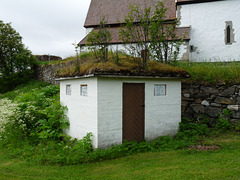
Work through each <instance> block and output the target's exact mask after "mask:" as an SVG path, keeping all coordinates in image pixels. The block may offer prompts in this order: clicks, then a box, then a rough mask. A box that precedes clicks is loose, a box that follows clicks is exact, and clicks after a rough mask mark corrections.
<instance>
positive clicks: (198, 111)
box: [182, 83, 240, 123]
mask: <svg viewBox="0 0 240 180" xmlns="http://www.w3.org/2000/svg"><path fill="white" fill-rule="evenodd" d="M224 109H230V110H231V111H232V115H231V121H232V122H233V123H239V122H240V85H231V86H226V85H224V84H218V85H201V84H186V83H182V116H183V117H189V118H195V119H199V118H200V117H201V116H202V115H204V116H207V117H209V118H210V119H211V120H212V121H215V120H216V119H217V118H218V117H219V115H220V114H221V113H222V112H223V110H224Z"/></svg>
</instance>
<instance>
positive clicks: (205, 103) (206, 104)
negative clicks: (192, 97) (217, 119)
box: [201, 100, 210, 106]
mask: <svg viewBox="0 0 240 180" xmlns="http://www.w3.org/2000/svg"><path fill="white" fill-rule="evenodd" d="M201 104H202V105H203V106H209V105H210V104H209V102H208V101H206V100H203V101H202V103H201Z"/></svg>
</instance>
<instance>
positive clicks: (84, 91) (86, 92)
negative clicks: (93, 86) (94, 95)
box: [80, 84, 88, 96]
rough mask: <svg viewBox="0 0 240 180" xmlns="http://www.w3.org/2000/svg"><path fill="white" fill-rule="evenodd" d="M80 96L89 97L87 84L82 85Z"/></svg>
mask: <svg viewBox="0 0 240 180" xmlns="http://www.w3.org/2000/svg"><path fill="white" fill-rule="evenodd" d="M80 94H81V96H88V89H87V85H86V84H84V85H81V90H80Z"/></svg>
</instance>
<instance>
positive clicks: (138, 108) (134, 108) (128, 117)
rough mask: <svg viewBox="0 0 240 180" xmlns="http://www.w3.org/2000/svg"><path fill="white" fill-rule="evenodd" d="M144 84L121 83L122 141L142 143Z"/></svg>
mask: <svg viewBox="0 0 240 180" xmlns="http://www.w3.org/2000/svg"><path fill="white" fill-rule="evenodd" d="M144 121H145V84H144V83H123V140H127V141H138V142H140V141H143V140H144V124H145V123H144Z"/></svg>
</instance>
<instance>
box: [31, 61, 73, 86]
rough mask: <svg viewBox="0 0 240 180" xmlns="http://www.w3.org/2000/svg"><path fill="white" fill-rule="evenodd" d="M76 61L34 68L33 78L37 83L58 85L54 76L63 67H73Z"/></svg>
mask: <svg viewBox="0 0 240 180" xmlns="http://www.w3.org/2000/svg"><path fill="white" fill-rule="evenodd" d="M75 64H76V61H69V62H66V63H59V64H50V65H42V66H38V67H36V70H35V74H36V75H35V77H36V79H37V80H39V81H44V82H49V83H51V84H55V85H57V84H59V81H56V78H57V76H56V74H57V72H58V71H59V70H60V69H61V68H63V67H65V66H71V65H75Z"/></svg>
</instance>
